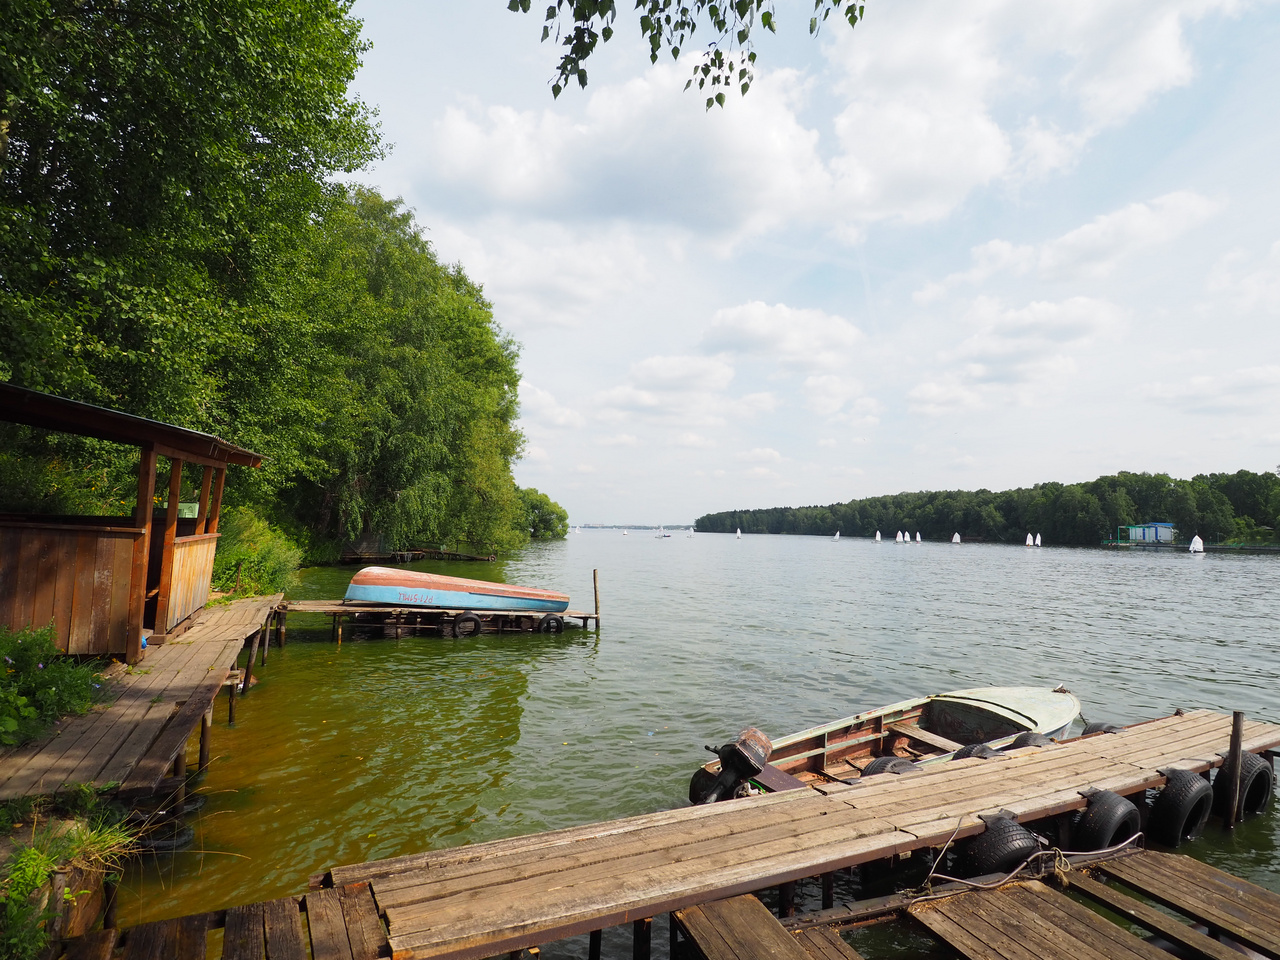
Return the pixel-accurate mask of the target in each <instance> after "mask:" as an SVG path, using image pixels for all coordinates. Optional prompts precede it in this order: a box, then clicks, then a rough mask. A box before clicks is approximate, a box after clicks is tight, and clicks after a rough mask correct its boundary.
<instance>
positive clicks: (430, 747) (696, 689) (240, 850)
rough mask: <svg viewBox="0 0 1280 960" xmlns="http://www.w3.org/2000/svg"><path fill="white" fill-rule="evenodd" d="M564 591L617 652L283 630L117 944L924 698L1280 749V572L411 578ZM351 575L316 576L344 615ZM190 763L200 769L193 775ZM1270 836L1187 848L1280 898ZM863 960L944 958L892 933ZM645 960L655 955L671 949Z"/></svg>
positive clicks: (143, 874) (550, 549)
mask: <svg viewBox="0 0 1280 960" xmlns="http://www.w3.org/2000/svg"><path fill="white" fill-rule="evenodd" d="M413 566H414V567H415V568H417V569H429V570H434V571H438V572H443V573H451V574H455V575H460V576H469V577H479V578H488V579H494V580H507V581H510V582H516V583H528V584H532V585H538V586H546V587H551V588H555V589H562V590H565V591H567V592H569V593H570V594H572V596H573V600H572V602H571V607H573V608H575V609H590V608H591V606H592V602H593V601H592V599H591V570H592V569H593V568H599V570H600V579H601V586H600V591H601V600H602V618H603V627H602V629H601V630H600V631H599V633H598V634H597V633H595V632H589V633H588V632H583V631H573V630H570V631H567V632H566V633H565V634H563V635H561V636H556V637H546V636H538V635H519V636H504V637H496V636H493V637H491V636H485V637H481V638H475V639H468V640H460V641H455V640H441V639H439V638H422V639H405V640H402V641H399V642H397V641H395V640H383V639H377V640H356V641H344V643H343V644H342V646H341V647H337V646H335V645H334V644H332V643H330V642H329V630H328V621H327V620H326V619H320V618H313V619H312V622H311V624H310V625H309V626H308V624H307V622H306V619H305V618H301V617H298V616H296V615H295V616H293V617H291V618H290V621H289V631H288V645H287V646H286V648H285V649H284V650H277V649H274V648H273V649H272V650H271V651H270V656H269V660H268V663H267V665H266V667H265V668H262V669H260V670H258V671H257V673H258V676H259V677H260V678H261V680H260V682H259V683H258V685H257V686H256V687H254V689H253V690H252V691H251V692H250V693H249V695H248V696H247V697H245V698H244V699H242V700H240V701H239V702H238V704H237V716H236V721H237V722H236V724H235V725H234V727H229V726H228V725H227V723H226V700H225V698H223V699H220V700H219V702H218V706H217V708H216V723H215V729H214V737H213V753H214V757H215V759H214V761H213V763H212V765H211V768H210V770H209V772H208V774H207V776H206V777H205V779H204V782H203V784H202V785H201V787H200V790H201V792H203V793H206V794H208V795H209V796H210V800H209V803H208V804H207V806H206V807H205V808H204V810H203V811H202V812H201V814H200V818H199V824H198V837H197V844H196V848H195V849H193V850H192V851H189V852H185V853H180V854H177V855H173V856H169V857H164V858H161V859H158V860H157V859H153V860H150V861H148V862H146V863H144V864H142V865H139V866H137V867H135V868H133V869H132V870H131V871H130V872H129V874H128V876H127V877H126V880H125V883H124V885H123V886H122V889H121V901H120V917H121V922H122V924H125V925H131V924H133V923H136V922H140V921H143V920H151V919H158V918H162V917H169V916H178V915H182V914H185V913H193V912H197V911H202V910H209V909H215V908H218V907H224V906H227V905H230V904H235V903H241V902H247V901H252V900H261V899H266V898H269V897H277V896H283V895H286V894H298V893H302V892H304V891H305V889H306V884H307V877H308V875H310V874H312V873H316V872H320V871H323V870H325V869H327V868H329V867H332V866H335V865H339V864H346V863H356V862H360V861H364V860H369V859H376V858H380V857H389V856H395V855H399V854H404V853H411V852H415V851H420V850H426V849H436V848H441V847H447V846H454V845H458V844H464V843H476V842H481V841H485V840H492V839H497V838H500V837H506V836H512V835H517V834H524V833H531V832H535V831H540V830H547V829H553V828H557V827H564V826H570V825H574V824H579V823H584V822H589V821H593V820H601V819H609V818H614V817H621V816H627V815H631V814H637V813H644V812H649V811H653V810H658V809H663V808H669V807H673V806H678V805H681V804H682V803H683V802H684V794H685V790H686V786H687V782H688V777H689V774H690V773H691V772H692V770H693V769H694V768H695V767H696V766H697V765H698V764H700V763H701V762H703V760H704V759H705V754H704V753H703V751H702V745H703V744H704V743H717V742H719V741H720V740H721V739H723V738H724V737H725V736H726V735H729V734H731V733H733V732H734V731H736V730H737V729H739V728H740V727H741V726H742V725H744V724H747V723H754V724H757V725H759V726H761V727H762V728H763V729H765V730H766V731H767V732H770V733H772V734H774V735H782V734H784V733H788V732H791V731H794V730H798V729H801V728H804V727H807V726H810V725H812V724H815V723H819V722H822V721H825V720H829V719H833V718H835V717H837V716H842V715H845V714H848V713H853V712H855V711H857V710H860V709H865V708H868V707H873V706H877V705H880V704H883V703H888V702H892V701H894V700H899V699H903V698H906V697H909V696H915V695H919V694H924V693H929V692H936V691H939V690H947V689H954V688H958V687H968V686H978V685H988V684H1017V683H1029V684H1049V685H1056V684H1058V683H1063V682H1065V683H1066V684H1067V685H1068V686H1069V687H1070V688H1071V689H1072V690H1074V691H1075V692H1076V693H1077V694H1078V695H1079V696H1080V698H1081V700H1082V702H1083V704H1084V711H1085V716H1086V717H1088V718H1089V719H1103V720H1110V721H1114V722H1131V721H1134V720H1138V719H1144V718H1148V717H1153V716H1157V715H1163V714H1167V713H1169V712H1171V711H1172V710H1173V709H1174V708H1176V707H1179V706H1182V707H1188V708H1190V707H1209V708H1213V709H1218V710H1224V711H1229V710H1232V709H1243V710H1245V711H1246V712H1247V713H1248V714H1249V716H1251V717H1256V718H1259V719H1266V720H1271V721H1277V722H1280V692H1278V691H1277V683H1276V679H1275V674H1276V667H1277V665H1278V664H1280V632H1278V631H1277V626H1276V625H1277V622H1278V617H1280V592H1278V591H1277V583H1278V579H1280V558H1275V557H1252V556H1220V555H1209V556H1204V555H1201V556H1198V557H1192V556H1187V555H1183V554H1170V553H1144V552H1138V551H1135V552H1128V553H1126V552H1115V551H1105V550H1071V549H1048V548H1045V549H1040V550H1034V549H1032V550H1029V549H1027V548H1025V547H1021V546H1018V547H1003V546H995V545H967V544H966V545H959V546H956V545H952V544H949V543H948V544H919V545H915V544H913V545H908V546H902V545H897V544H893V543H883V544H879V545H876V544H874V543H871V542H869V541H865V540H852V539H843V540H841V541H840V542H838V543H832V542H831V541H829V540H826V539H820V538H805V537H763V536H760V537H744V538H743V539H742V540H735V539H733V538H732V537H728V536H715V535H699V536H697V537H695V538H692V539H689V538H686V537H684V535H683V534H679V533H677V534H676V535H675V536H673V537H671V538H670V539H665V540H660V539H656V538H654V537H653V536H652V535H651V534H646V533H644V532H642V531H640V532H635V533H632V534H631V535H630V536H627V537H623V536H621V535H620V534H619V533H618V532H617V531H588V532H584V533H582V534H577V535H573V536H571V537H570V538H569V539H568V540H566V541H564V542H562V543H555V544H549V545H540V546H535V547H531V548H530V549H528V550H526V551H525V552H524V553H523V554H521V555H520V556H518V557H516V558H514V559H511V560H508V561H506V562H505V563H496V564H483V563H480V564H476V563H457V564H446V563H423V564H416V565H413ZM354 569H355V568H325V569H314V570H307V571H304V574H303V582H302V584H301V585H300V587H299V588H298V589H297V590H296V591H295V593H294V595H295V596H297V597H300V598H335V597H340V596H341V595H342V592H343V590H344V589H345V586H346V583H347V580H348V579H349V578H350V576H351V573H352V572H354ZM192 759H193V760H194V756H193V758H192ZM1278 846H1280V818H1277V817H1276V816H1275V815H1274V814H1269V815H1268V816H1265V817H1262V818H1259V819H1257V820H1254V821H1251V822H1249V823H1246V824H1245V825H1244V826H1242V827H1241V828H1240V829H1238V830H1237V831H1235V833H1234V834H1224V833H1222V832H1221V831H1219V830H1218V829H1217V828H1216V827H1211V829H1210V833H1209V835H1207V836H1206V837H1205V838H1204V839H1203V840H1201V841H1198V842H1197V843H1196V844H1195V845H1193V846H1192V847H1191V848H1190V849H1191V852H1193V853H1194V854H1195V855H1197V856H1200V857H1202V858H1203V859H1205V860H1208V861H1209V862H1212V863H1214V864H1215V865H1218V866H1221V867H1223V868H1224V869H1228V870H1231V871H1233V872H1235V873H1238V874H1241V875H1243V876H1246V877H1248V878H1250V879H1252V880H1254V881H1255V882H1260V883H1262V884H1264V885H1266V886H1269V887H1270V888H1272V889H1275V890H1280V853H1278V852H1277V848H1278ZM858 937H859V941H858V942H859V946H860V947H863V948H865V949H866V951H867V952H868V955H872V956H901V955H904V954H905V953H912V952H915V951H917V950H924V949H926V948H927V945H928V942H929V941H928V940H927V938H920V937H919V936H918V935H917V934H915V933H913V932H912V931H911V930H909V929H904V928H903V927H902V926H900V925H892V926H889V927H884V928H879V929H875V930H870V931H867V932H865V933H860V934H858ZM664 939H665V938H664V937H661V936H657V935H655V943H657V942H659V941H661V940H664Z"/></svg>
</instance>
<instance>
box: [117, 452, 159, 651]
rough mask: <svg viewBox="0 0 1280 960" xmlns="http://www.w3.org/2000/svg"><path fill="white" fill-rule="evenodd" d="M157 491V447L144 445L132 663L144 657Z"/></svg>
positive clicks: (136, 512) (136, 519) (129, 640)
mask: <svg viewBox="0 0 1280 960" xmlns="http://www.w3.org/2000/svg"><path fill="white" fill-rule="evenodd" d="M155 495H156V451H155V448H154V447H149V446H148V447H143V448H142V450H141V457H140V459H139V461H138V500H137V504H136V505H135V506H134V508H133V525H134V526H135V527H137V528H139V529H141V530H142V534H141V535H140V536H139V537H138V538H137V539H136V540H134V541H133V564H132V567H131V569H130V573H129V635H128V636H127V637H126V638H125V649H124V658H125V660H126V661H127V662H129V663H137V662H138V661H139V660H141V659H142V617H143V614H144V612H145V611H146V608H147V561H148V560H149V559H150V556H151V506H152V501H153V500H154V499H155ZM113 652H114V651H113Z"/></svg>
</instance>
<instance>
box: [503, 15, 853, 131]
mask: <svg viewBox="0 0 1280 960" xmlns="http://www.w3.org/2000/svg"><path fill="white" fill-rule="evenodd" d="M532 6H533V4H532V0H510V2H509V3H508V4H507V9H508V10H512V11H515V12H519V13H528V12H529V10H530V9H531V8H532ZM863 9H864V8H863V5H862V4H860V3H857V2H854V0H814V4H813V16H812V17H810V18H809V32H810V33H811V34H816V33H817V32H818V31H819V30H820V29H821V27H822V24H823V23H825V22H826V20H827V18H828V17H830V16H831V14H832V13H835V14H837V16H838V17H840V18H841V19H844V20H845V21H847V22H848V24H849V26H851V27H853V26H856V25H857V23H858V21H859V20H861V19H862V16H863ZM636 10H638V11H639V13H640V33H641V35H642V36H643V37H644V38H645V40H646V41H648V43H649V60H650V62H652V63H657V62H658V56H659V55H660V54H661V53H662V52H663V51H664V50H665V51H667V52H668V53H670V54H671V57H672V59H679V57H680V54H681V53H682V52H683V51H684V46H685V43H686V42H690V41H692V40H693V36H694V34H695V33H696V32H697V30H698V28H699V26H701V27H702V28H703V30H704V35H705V33H706V32H707V31H710V32H711V35H712V40H711V42H710V43H709V44H708V45H707V47H706V49H705V51H704V52H703V55H702V60H701V62H700V63H699V64H698V65H697V66H695V67H694V69H693V75H692V76H691V77H690V78H689V82H688V83H686V84H685V89H686V90H687V89H689V87H690V86H692V85H693V84H695V83H696V84H697V85H698V89H699V90H707V88H708V87H710V95H709V96H708V97H707V109H711V105H712V104H719V105H720V106H722V107H723V106H724V102H725V92H726V91H728V90H729V89H730V88H732V87H734V86H736V87H738V89H739V91H740V92H741V93H742V94H743V95H744V96H745V95H746V93H747V91H748V90H749V89H750V88H751V83H752V81H753V80H754V79H755V63H756V53H755V49H754V45H753V44H752V40H751V33H752V31H753V30H754V29H755V27H756V26H757V24H758V25H759V26H761V27H763V28H764V29H766V30H768V31H770V32H771V33H772V32H774V31H776V29H777V22H776V17H775V14H774V6H773V3H772V0H719V2H717V0H683V2H680V3H677V2H674V0H636ZM617 19H618V6H617V2H616V0H555V3H554V4H553V5H551V6H548V7H547V13H546V17H545V22H544V24H543V27H542V39H543V40H544V41H545V40H547V39H548V38H549V37H551V36H555V38H556V39H557V40H558V41H559V42H560V44H561V46H562V47H563V48H564V53H563V54H562V55H561V58H560V66H559V69H558V71H557V73H556V78H555V80H553V81H552V84H551V94H552V96H556V97H558V96H560V93H561V91H562V90H564V88H565V87H566V86H568V84H569V81H570V79H571V78H572V79H576V80H577V81H578V85H579V86H581V87H585V86H586V85H587V71H586V68H585V67H584V66H583V65H584V64H585V63H586V61H587V59H588V58H589V57H590V56H591V54H592V53H594V52H595V49H596V46H597V45H598V43H599V42H600V41H602V40H603V41H605V42H608V41H609V40H610V39H611V38H612V37H613V34H614V29H613V25H614V23H615V22H616V21H617ZM726 54H727V56H726Z"/></svg>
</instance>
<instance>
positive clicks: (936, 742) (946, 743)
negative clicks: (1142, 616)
mask: <svg viewBox="0 0 1280 960" xmlns="http://www.w3.org/2000/svg"><path fill="white" fill-rule="evenodd" d="M887 729H888V730H889V731H890V732H891V733H896V734H899V735H900V736H904V737H910V738H911V739H912V740H918V741H920V742H921V743H924V744H928V745H929V746H931V747H933V748H934V749H935V750H941V751H942V752H943V753H951V752H952V751H953V750H959V749H960V748H961V747H963V746H964V744H963V743H956V742H955V741H954V740H948V739H947V738H946V737H943V736H939V735H938V734H936V733H930V732H929V731H928V730H925V729H923V728H922V727H917V726H915V725H914V724H910V723H891V724H889V725H888V727H887Z"/></svg>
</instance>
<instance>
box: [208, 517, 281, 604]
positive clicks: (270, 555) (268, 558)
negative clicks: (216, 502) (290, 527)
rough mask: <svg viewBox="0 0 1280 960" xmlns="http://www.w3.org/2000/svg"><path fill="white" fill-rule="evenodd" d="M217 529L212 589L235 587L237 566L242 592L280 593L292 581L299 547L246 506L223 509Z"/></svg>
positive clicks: (257, 593) (245, 593)
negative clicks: (218, 534) (217, 536)
mask: <svg viewBox="0 0 1280 960" xmlns="http://www.w3.org/2000/svg"><path fill="white" fill-rule="evenodd" d="M218 533H220V534H221V536H220V537H219V538H218V550H217V553H215V554H214V557H213V588H214V589H215V590H220V591H223V592H226V593H229V592H232V591H234V590H235V588H236V570H237V568H239V571H240V576H239V579H240V589H239V591H238V593H239V594H240V595H242V596H254V595H263V594H269V593H280V592H282V591H284V590H286V589H288V588H289V587H290V586H292V585H293V581H294V578H295V577H296V575H297V572H298V564H300V563H301V562H302V550H301V548H299V546H298V545H297V544H296V543H294V542H293V541H292V540H290V539H289V538H288V537H287V536H286V535H285V534H284V533H283V532H281V531H280V530H278V529H276V528H275V527H273V526H271V524H269V523H267V521H265V520H263V519H262V518H261V517H259V516H258V515H257V514H256V513H254V512H253V511H252V510H250V509H249V508H248V507H231V508H229V509H227V510H224V511H222V516H221V518H220V519H219V521H218Z"/></svg>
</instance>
